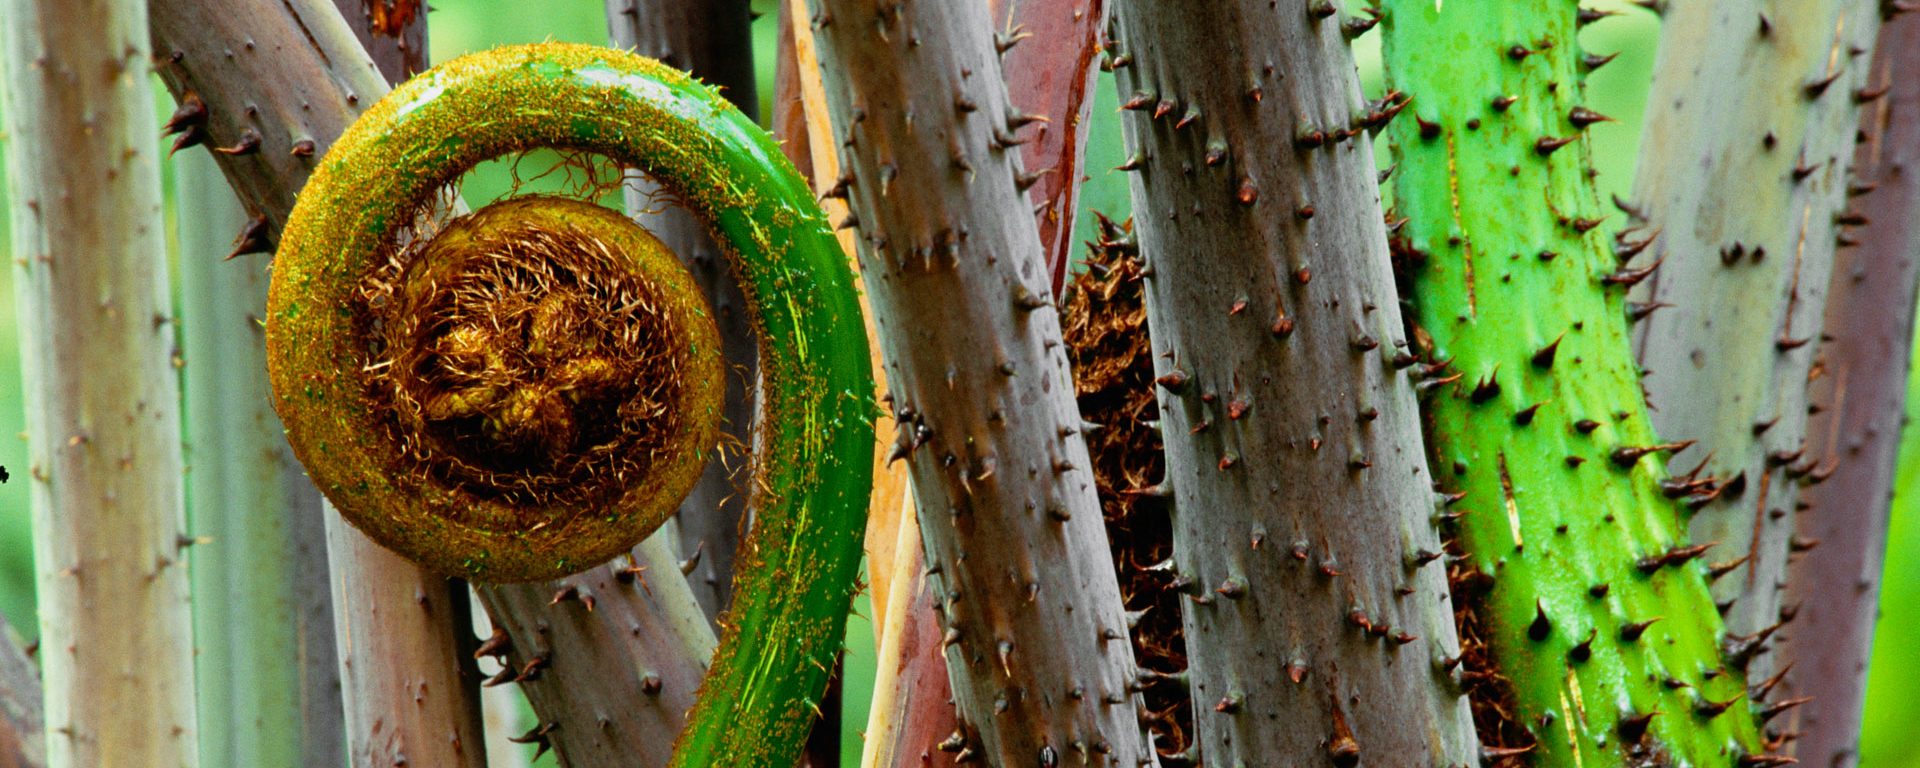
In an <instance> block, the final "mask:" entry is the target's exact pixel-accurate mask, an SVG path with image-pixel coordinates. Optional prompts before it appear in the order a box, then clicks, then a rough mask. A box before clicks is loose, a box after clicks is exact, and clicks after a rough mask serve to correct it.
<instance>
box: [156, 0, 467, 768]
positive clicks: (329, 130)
mask: <svg viewBox="0 0 1920 768" xmlns="http://www.w3.org/2000/svg"><path fill="white" fill-rule="evenodd" d="M152 7H153V12H154V26H153V39H154V47H155V50H160V51H164V52H166V55H165V56H164V57H163V58H164V60H165V63H164V64H163V65H162V66H161V67H160V74H161V77H162V79H163V80H165V81H166V83H167V85H168V87H169V89H170V90H172V91H173V92H174V94H175V97H176V98H177V99H179V100H180V101H181V102H182V105H181V108H180V109H179V110H177V111H176V112H175V119H174V120H173V121H171V122H170V123H169V126H170V131H171V132H172V133H173V134H174V136H175V142H174V143H175V146H177V147H180V148H182V149H187V148H192V147H196V146H198V145H208V146H216V147H222V148H227V149H229V150H233V149H235V148H239V150H247V148H248V144H250V143H251V144H252V145H253V146H252V149H251V150H250V151H229V152H220V153H216V154H215V156H214V157H215V159H216V161H217V162H218V163H219V164H220V166H221V170H222V171H224V172H225V174H226V176H227V179H228V181H229V182H230V183H231V184H232V186H233V189H234V191H235V192H236V193H238V195H239V196H240V198H241V201H242V203H243V204H244V205H245V206H246V208H247V209H248V211H249V213H250V214H251V217H250V219H249V221H248V223H247V225H246V226H245V227H244V228H243V229H242V230H241V232H240V236H239V237H238V238H237V239H236V240H235V241H234V242H236V243H237V244H238V245H237V246H235V247H233V248H230V250H232V251H234V252H237V253H240V254H241V256H242V257H243V258H250V259H259V258H261V257H260V256H259V255H258V252H260V251H263V250H270V249H271V248H272V246H273V243H274V241H275V240H276V239H277V232H278V228H279V226H280V224H281V223H282V222H284V221H285V220H286V216H287V215H288V213H289V212H290V211H291V208H292V206H293V199H294V195H295V193H296V192H297V191H298V190H299V189H300V188H301V187H302V186H303V185H304V184H305V182H306V179H307V176H308V175H309V174H310V173H311V171H312V167H313V164H314V161H315V158H316V157H318V156H321V155H323V154H324V153H325V151H326V150H327V148H328V147H329V146H330V145H331V144H332V143H333V139H334V138H335V137H336V136H338V135H339V133H340V131H341V130H343V129H344V128H345V127H346V125H347V124H348V123H349V122H351V121H352V120H353V118H354V116H355V115H356V114H357V113H358V112H359V110H360V108H361V107H362V106H364V105H365V104H367V103H371V100H372V99H373V98H376V97H377V96H378V95H379V94H381V93H384V92H385V90H386V87H387V86H386V82H385V80H384V79H383V77H382V75H381V73H380V72H379V71H378V70H377V69H376V67H375V65H374V62H373V61H371V60H370V59H369V58H368V54H367V53H366V50H365V48H363V47H362V46H361V44H360V43H358V42H357V41H356V40H355V37H354V35H355V32H354V30H353V29H352V27H350V26H349V25H348V24H347V23H346V21H345V19H344V18H343V17H342V16H341V15H340V14H339V13H338V12H337V11H336V10H334V8H333V7H332V5H331V4H329V3H325V2H320V1H319V0H296V1H295V2H292V3H286V4H281V5H275V6H263V5H259V4H254V3H239V2H224V1H222V0H161V1H160V2H155V3H153V4H152ZM361 21H362V23H364V22H365V19H364V18H361ZM246 42H252V43H253V45H252V46H251V47H249V46H247V45H246V44H245V43H246ZM230 50H239V51H241V52H243V53H245V54H246V56H245V57H240V56H232V57H230V56H227V55H226V54H227V52H228V51H230ZM269 52H270V53H271V54H272V55H270V56H269V55H265V54H267V53H269ZM396 61H397V60H396ZM263 71H271V72H274V73H276V75H275V76H274V77H262V76H261V73H262V72H263ZM363 99H365V101H362V100H363ZM249 136H252V137H253V139H252V140H251V141H249V139H248V137H249ZM269 137H271V138H269ZM192 151H200V150H198V149H193V150H192ZM225 266H228V267H233V266H236V265H234V264H227V265H225ZM258 311H259V312H260V313H261V315H262V316H264V307H262V308H261V309H260V310H258ZM256 375H259V373H258V371H257V370H256ZM282 442H283V443H284V440H283V441H282ZM323 514H324V517H326V518H327V520H326V522H325V526H326V527H327V535H326V538H325V539H324V540H323V541H325V542H326V544H325V546H327V547H328V557H329V562H330V570H331V572H332V574H334V576H335V578H333V579H332V580H331V582H332V583H331V585H330V588H331V589H332V590H334V593H333V594H334V600H333V604H334V607H335V610H336V611H337V614H336V616H335V618H334V620H333V625H334V626H331V627H330V628H331V629H332V630H334V631H335V632H337V633H338V634H337V635H333V634H332V633H330V636H331V637H332V638H334V639H330V640H329V641H328V642H335V640H338V644H337V645H336V646H335V648H336V653H338V654H340V668H339V672H338V673H337V674H338V675H339V676H340V678H341V680H342V681H343V683H342V684H343V689H342V694H341V695H342V696H343V697H344V699H345V705H344V711H345V712H346V716H347V721H346V725H345V729H346V731H347V734H346V739H345V741H346V746H347V748H348V749H349V752H350V753H352V754H355V755H356V756H355V758H354V759H359V760H363V761H364V760H372V759H375V758H376V757H379V758H384V759H386V760H391V759H393V758H394V757H396V756H400V755H397V754H396V753H395V751H394V750H405V752H404V754H405V755H408V756H411V759H414V760H423V761H433V762H434V763H435V764H444V765H449V766H461V765H481V764H484V763H480V762H469V761H478V760H481V759H483V758H484V755H483V754H482V753H481V749H480V741H479V738H480V725H479V723H478V719H477V716H476V715H477V710H476V705H475V704H474V702H473V700H472V698H471V695H472V694H471V685H472V683H473V682H475V681H474V680H473V679H472V678H471V677H468V678H465V679H463V678H462V674H461V673H462V669H463V666H462V662H461V655H460V654H459V652H458V642H457V638H458V637H460V635H458V634H456V633H457V632H461V631H464V627H460V628H456V627H455V626H454V625H453V613H452V612H453V609H454V608H455V602H454V601H455V600H456V599H458V600H461V601H464V600H465V599H466V598H465V595H464V594H460V593H459V592H456V590H454V589H453V588H451V586H450V585H449V584H448V582H447V581H446V580H445V579H444V578H440V577H435V576H431V575H429V574H426V573H425V572H424V571H422V570H421V569H420V568H419V567H418V566H416V565H414V564H412V563H408V562H406V561H405V560H402V559H400V558H398V557H396V556H393V555H392V554H391V553H388V552H386V551H384V550H382V549H380V548H379V547H378V545H375V544H374V543H373V542H371V541H368V540H367V539H366V537H365V536H364V535H362V534H360V533H359V532H358V531H356V530H353V529H351V528H348V527H346V526H345V523H343V522H342V521H340V520H339V519H338V515H337V513H335V512H333V511H332V510H331V509H328V510H326V511H325V512H324V513H323ZM313 543H316V544H317V543H319V542H317V541H316V542H313ZM342 595H345V596H348V597H349V598H350V599H351V601H352V602H351V603H350V604H349V603H343V602H342V600H341V596H342ZM376 628H377V629H378V631H377V632H376V631H374V630H375V629H376ZM356 654H357V655H358V658H357V659H356V658H354V656H355V655H356ZM408 670H411V672H408ZM422 686H423V687H424V688H425V689H426V690H427V691H428V692H429V695H427V696H425V697H424V698H423V699H422V702H423V704H424V706H423V705H417V704H415V699H416V697H417V696H418V695H419V690H418V688H420V687H422ZM396 712H407V713H415V714H417V715H418V716H417V717H407V718H400V719H389V717H388V715H389V713H396ZM356 715H357V716H358V717H357V718H356ZM223 716H231V715H230V714H223ZM409 746H410V748H409Z"/></svg>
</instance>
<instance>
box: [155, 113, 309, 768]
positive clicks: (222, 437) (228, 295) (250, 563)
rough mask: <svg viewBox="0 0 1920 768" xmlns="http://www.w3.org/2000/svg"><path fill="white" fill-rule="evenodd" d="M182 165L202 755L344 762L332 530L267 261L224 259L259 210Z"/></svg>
mask: <svg viewBox="0 0 1920 768" xmlns="http://www.w3.org/2000/svg"><path fill="white" fill-rule="evenodd" d="M174 174H175V183H176V190H175V201H176V205H177V210H178V211H179V214H178V216H179V224H178V232H179V237H180V250H181V255H180V303H181V306H182V307H183V308H184V315H185V316H184V317H183V318H182V319H181V323H182V331H181V348H182V352H183V353H184V354H185V357H186V369H185V375H184V383H185V388H186V416H187V418H186V423H187V430H188V431H187V435H186V444H187V463H188V466H189V467H190V471H189V472H188V474H187V511H188V514H189V518H190V524H191V530H192V535H193V536H194V537H195V538H196V539H198V540H199V543H198V544H197V545H196V546H195V548H194V550H193V559H192V562H191V563H190V567H189V570H190V571H191V573H192V580H193V593H194V601H193V617H194V646H195V648H196V651H197V652H196V655H195V657H194V664H195V675H196V677H197V681H196V682H197V685H196V688H197V690H198V691H199V698H200V712H201V713H202V715H203V716H202V718H201V721H200V726H201V728H200V757H201V762H203V763H205V764H207V765H283V766H311V767H312V768H322V767H323V766H324V767H325V768H338V766H340V765H341V764H343V763H344V762H345V761H346V756H345V755H344V754H343V753H342V752H341V750H342V748H343V747H344V745H345V743H346V742H345V733H344V731H343V723H342V721H341V702H340V661H339V654H338V653H337V652H336V649H335V647H334V643H333V597H332V594H331V591H330V590H331V588H330V587H329V582H330V580H329V578H328V573H329V569H328V565H327V547H326V534H325V528H324V525H323V518H322V516H321V506H320V492H319V491H318V490H317V489H315V488H314V487H313V483H311V482H309V481H308V480H307V475H306V471H305V470H304V469H302V468H301V466H300V462H298V461H296V460H295V459H294V457H293V454H292V453H291V452H290V451H288V449H287V439H286V435H285V433H284V432H283V430H282V428H281V426H280V419H279V417H278V416H276V415H274V412H273V404H272V402H271V401H270V400H269V399H268V396H267V390H268V385H267V375H266V371H267V368H266V350H265V347H264V345H263V339H262V336H261V328H260V321H261V319H262V317H263V315H264V313H265V308H266V301H267V264H266V261H265V260H264V259H261V258H259V257H250V258H246V259H234V260H226V259H225V258H224V257H225V256H226V255H227V254H228V253H229V252H231V251H232V250H233V234H234V233H235V232H238V231H240V229H241V228H242V227H243V226H244V225H245V224H246V221H247V216H246V211H245V209H243V208H241V207H240V203H239V202H238V201H237V200H235V199H234V196H233V188H232V187H230V186H228V185H227V180H226V179H225V178H223V177H222V176H221V175H220V169H219V168H218V167H216V166H215V165H214V161H213V160H212V159H211V158H209V157H207V156H206V155H204V154H202V153H200V152H197V151H191V152H187V153H184V154H182V155H180V156H179V157H177V158H175V160H174Z"/></svg>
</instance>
